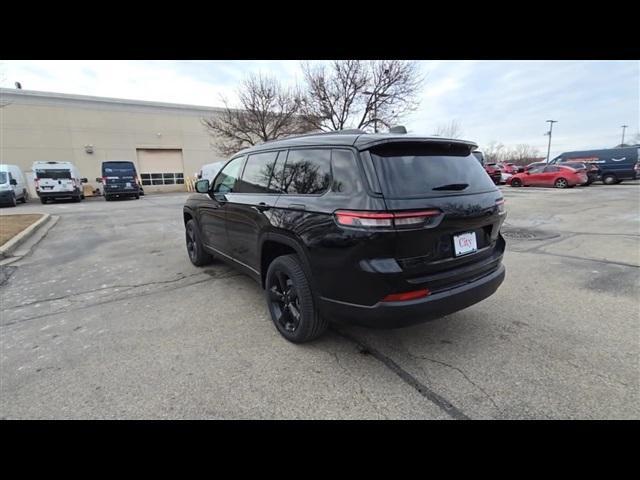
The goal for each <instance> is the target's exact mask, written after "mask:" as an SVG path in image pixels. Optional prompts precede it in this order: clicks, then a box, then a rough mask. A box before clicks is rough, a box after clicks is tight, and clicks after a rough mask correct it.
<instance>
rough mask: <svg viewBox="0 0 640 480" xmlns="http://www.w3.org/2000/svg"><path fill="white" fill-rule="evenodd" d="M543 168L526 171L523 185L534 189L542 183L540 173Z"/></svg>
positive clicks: (538, 167)
mask: <svg viewBox="0 0 640 480" xmlns="http://www.w3.org/2000/svg"><path fill="white" fill-rule="evenodd" d="M543 170H544V166H537V167H533V168H531V169H529V170H527V173H528V175H524V176H523V178H522V182H523V184H524V185H528V186H532V187H535V186H537V185H540V183H541V182H542V171H543Z"/></svg>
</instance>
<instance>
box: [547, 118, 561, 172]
mask: <svg viewBox="0 0 640 480" xmlns="http://www.w3.org/2000/svg"><path fill="white" fill-rule="evenodd" d="M547 123H548V124H549V131H548V132H547V133H545V135H549V146H548V147H547V162H546V163H549V155H550V154H551V134H552V132H553V124H554V123H558V121H557V120H547Z"/></svg>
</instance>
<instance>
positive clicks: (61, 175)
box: [35, 168, 75, 193]
mask: <svg viewBox="0 0 640 480" xmlns="http://www.w3.org/2000/svg"><path fill="white" fill-rule="evenodd" d="M35 173H36V188H37V189H38V190H40V191H41V192H49V193H66V192H73V191H74V187H75V185H74V183H73V179H72V178H71V171H70V170H67V169H63V168H55V169H54V168H51V169H49V168H47V169H42V170H39V169H36V171H35Z"/></svg>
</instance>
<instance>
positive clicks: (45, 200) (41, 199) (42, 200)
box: [40, 197, 48, 205]
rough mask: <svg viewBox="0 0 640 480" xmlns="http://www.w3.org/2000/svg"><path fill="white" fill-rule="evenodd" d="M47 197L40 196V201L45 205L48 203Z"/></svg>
mask: <svg viewBox="0 0 640 480" xmlns="http://www.w3.org/2000/svg"><path fill="white" fill-rule="evenodd" d="M47 201H48V200H47V199H46V198H44V197H40V203H42V204H43V205H45V204H46V203H47Z"/></svg>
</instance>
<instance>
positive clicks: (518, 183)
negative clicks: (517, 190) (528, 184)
mask: <svg viewBox="0 0 640 480" xmlns="http://www.w3.org/2000/svg"><path fill="white" fill-rule="evenodd" d="M511 186H512V187H521V186H522V180H520V179H519V178H514V179H512V180H511Z"/></svg>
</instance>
